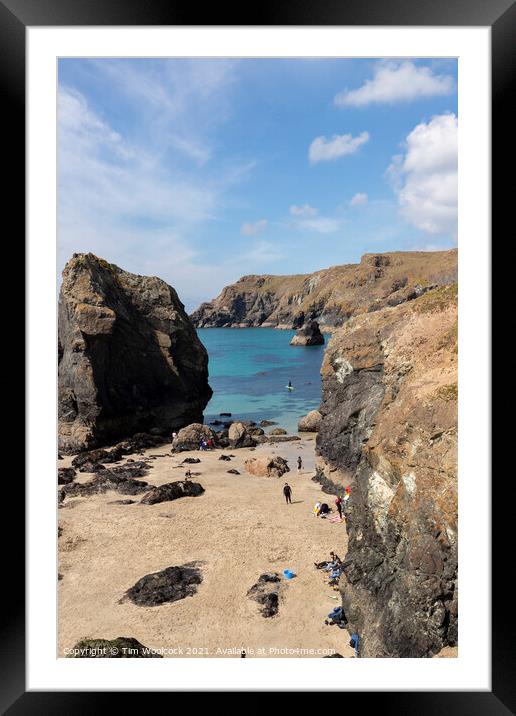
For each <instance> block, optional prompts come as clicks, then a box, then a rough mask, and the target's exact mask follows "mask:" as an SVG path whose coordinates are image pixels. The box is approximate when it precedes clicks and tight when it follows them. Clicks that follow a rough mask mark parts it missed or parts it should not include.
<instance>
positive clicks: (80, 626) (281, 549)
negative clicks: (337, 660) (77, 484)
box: [58, 439, 353, 658]
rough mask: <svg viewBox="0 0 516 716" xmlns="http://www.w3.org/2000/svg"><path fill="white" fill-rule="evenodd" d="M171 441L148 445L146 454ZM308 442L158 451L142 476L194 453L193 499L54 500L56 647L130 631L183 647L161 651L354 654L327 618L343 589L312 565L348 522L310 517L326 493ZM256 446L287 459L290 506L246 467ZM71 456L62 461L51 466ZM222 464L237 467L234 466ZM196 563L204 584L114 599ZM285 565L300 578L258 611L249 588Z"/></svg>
mask: <svg viewBox="0 0 516 716" xmlns="http://www.w3.org/2000/svg"><path fill="white" fill-rule="evenodd" d="M169 449H170V447H169V446H163V447H158V448H152V449H149V450H147V451H145V456H146V457H147V456H149V455H153V454H154V455H156V454H164V453H166V452H168V450H169ZM313 449H314V442H313V440H310V439H308V440H303V441H302V442H296V443H283V444H278V445H276V446H270V445H268V446H260V447H259V448H257V449H256V451H250V450H249V449H242V450H234V451H230V450H225V451H221V450H216V451H213V452H211V453H198V452H195V453H182V454H181V455H180V456H179V455H174V456H172V457H159V458H156V459H155V460H154V461H153V463H152V468H151V469H150V471H149V474H148V475H147V476H146V477H144V478H141V479H144V480H146V481H148V482H149V483H150V484H156V485H159V484H162V483H164V482H171V481H173V480H178V479H182V478H183V475H184V469H182V468H178V469H174V465H178V464H179V462H180V461H181V460H183V459H184V458H185V457H187V456H189V455H195V456H196V457H200V458H201V460H202V462H201V464H199V465H191V466H190V467H191V469H192V472H200V473H202V474H201V475H200V476H199V477H196V478H194V479H195V480H198V481H199V482H200V483H201V484H202V485H203V487H204V488H205V490H206V492H205V493H204V495H202V496H201V497H192V498H183V499H181V500H176V501H173V502H163V503H160V504H157V505H140V504H138V503H136V504H132V505H112V504H111V505H110V504H108V503H109V502H110V501H112V500H116V499H124V496H123V495H120V494H118V493H115V492H108V493H106V494H104V495H95V496H92V497H79V498H73V499H67V500H66V502H65V506H64V507H62V508H61V509H59V524H60V526H61V527H62V529H63V533H62V536H61V537H60V539H59V548H60V567H59V571H60V573H61V574H62V575H63V579H62V580H61V581H59V583H58V584H59V614H60V630H59V655H61V656H62V655H63V654H64V649H66V648H67V647H68V648H69V647H72V646H73V645H74V644H75V643H76V642H77V641H79V640H80V639H82V638H85V637H96V638H107V639H112V638H115V637H117V636H130V637H135V638H136V639H138V640H139V641H141V642H142V643H143V644H144V645H145V646H148V647H151V648H162V649H167V650H173V649H181V650H182V653H181V652H179V651H178V652H177V654H174V653H172V652H171V653H169V656H175V655H177V656H183V657H184V656H210V657H214V656H215V657H221V656H222V657H223V656H231V657H234V656H235V652H234V651H233V652H229V653H227V652H226V653H224V652H220V650H221V649H222V650H224V649H226V650H231V649H233V650H236V649H239V648H241V647H244V648H246V649H247V650H248V653H249V656H257V657H260V656H262V657H271V656H272V657H275V656H277V657H281V656H286V657H292V656H307V657H312V658H313V657H319V656H323V655H324V653H328V652H327V651H326V652H322V653H311V654H310V653H304V654H303V653H275V652H271V651H270V650H271V649H274V648H278V649H282V648H288V649H315V650H317V649H326V650H329V649H333V650H335V651H337V652H339V653H340V654H342V655H343V656H352V654H353V651H352V649H351V648H350V647H349V645H348V642H349V635H348V632H347V631H345V630H342V629H339V628H338V627H336V626H333V627H329V626H325V625H324V618H325V617H326V615H327V614H328V612H330V611H331V610H332V609H333V607H334V606H336V605H338V604H340V598H339V599H338V600H337V599H332V596H333V597H334V596H337V592H335V591H332V590H331V589H330V587H328V586H327V585H326V584H325V578H324V576H323V573H322V572H320V571H317V570H316V569H315V568H314V566H313V563H314V562H318V561H321V560H322V559H325V558H326V556H327V555H328V553H329V551H330V550H331V549H334V550H335V551H336V552H337V553H338V554H339V555H340V556H341V557H342V556H343V555H344V554H345V552H346V530H345V527H344V524H332V523H330V522H328V521H327V520H321V519H316V518H315V517H313V515H312V514H311V508H312V506H313V504H314V502H316V501H317V500H318V499H319V500H320V499H321V498H324V501H326V502H329V503H330V504H331V501H332V498H331V496H328V495H324V493H322V492H321V490H320V488H319V486H318V485H317V484H316V483H314V482H312V480H311V477H312V475H313V463H314V455H313ZM222 452H225V453H226V454H228V453H230V452H232V453H233V454H234V455H235V458H234V459H233V460H232V461H231V462H230V463H229V462H224V461H219V460H218V457H219V455H220V454H221V453H222ZM259 452H276V454H278V455H282V456H283V457H286V458H289V460H290V465H291V472H290V473H288V475H287V476H286V477H287V478H288V481H289V483H290V485H291V486H292V490H293V504H292V505H286V504H285V501H284V498H283V496H282V486H283V484H284V482H285V480H283V479H281V478H280V479H277V478H265V477H264V478H260V477H254V476H250V475H247V474H246V473H245V471H244V468H243V463H244V460H245V459H247V458H248V457H249V456H250V455H252V454H257V453H259ZM298 454H301V455H302V456H303V460H304V462H305V466H304V470H303V472H302V473H301V474H300V475H298V474H297V471H296V470H295V469H294V462H295V458H296V457H297V455H298ZM132 457H133V458H134V459H143V458H140V457H139V456H137V455H133V456H132ZM70 461H71V458H65V460H63V461H59V466H60V467H65V466H67V465H68V464H69V463H70ZM230 468H236V469H238V470H239V471H241V473H242V474H241V475H230V474H228V473H227V470H228V469H230ZM89 477H90V476H89V475H80V478H79V479H80V480H81V481H83V480H84V479H89ZM132 499H136V500H138V499H139V498H138V497H135V498H132ZM193 560H198V561H200V562H202V563H203V566H202V572H203V582H202V584H201V585H200V586H199V589H198V592H197V593H196V594H195V595H194V596H193V597H187V598H186V599H183V600H181V601H177V602H173V603H171V604H165V605H161V606H158V607H148V608H147V607H138V606H136V605H134V604H132V603H130V602H125V603H123V604H119V603H118V602H119V599H120V598H121V597H122V595H123V593H124V592H125V590H126V589H128V588H129V587H131V586H132V585H133V584H134V583H135V582H136V581H137V580H138V579H139V578H140V577H142V576H143V575H145V574H148V573H150V572H155V571H158V570H161V569H164V568H165V567H169V566H172V565H179V564H184V563H185V562H191V561H193ZM285 568H289V569H292V570H293V571H294V572H295V573H296V574H297V575H298V576H297V577H296V578H295V579H293V580H291V581H285V582H284V584H283V586H282V595H281V602H280V608H279V613H278V614H277V615H276V616H275V617H272V618H268V619H265V618H263V617H262V616H261V615H260V614H259V611H258V605H257V604H256V602H253V601H251V600H250V599H248V598H247V597H246V592H247V590H248V589H249V588H250V587H251V586H252V585H253V584H254V583H255V582H256V580H257V579H258V577H259V576H260V574H262V573H263V572H269V571H277V572H279V573H280V574H281V573H282V572H283V569H285ZM192 649H201V650H203V652H202V653H198V652H197V653H196V652H194V653H192V652H191V650H192ZM260 649H262V650H263V651H261V652H260V651H259V650H260ZM251 650H253V651H251Z"/></svg>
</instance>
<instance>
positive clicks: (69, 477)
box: [57, 467, 76, 485]
mask: <svg viewBox="0 0 516 716" xmlns="http://www.w3.org/2000/svg"><path fill="white" fill-rule="evenodd" d="M75 475H76V472H75V470H74V469H73V467H60V468H59V469H58V471H57V484H58V485H68V484H69V483H70V482H73V481H74V480H75Z"/></svg>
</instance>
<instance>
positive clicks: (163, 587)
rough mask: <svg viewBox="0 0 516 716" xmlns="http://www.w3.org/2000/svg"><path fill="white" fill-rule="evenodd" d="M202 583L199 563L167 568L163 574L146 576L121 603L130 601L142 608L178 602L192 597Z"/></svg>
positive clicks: (128, 592)
mask: <svg viewBox="0 0 516 716" xmlns="http://www.w3.org/2000/svg"><path fill="white" fill-rule="evenodd" d="M201 582H202V574H201V571H200V569H199V564H198V563H197V562H189V563H188V564H183V565H181V566H179V567H167V568H166V569H163V570H162V571H161V572H153V573H152V574H146V575H145V576H144V577H142V578H141V579H139V580H138V581H137V582H136V584H134V585H133V586H132V587H131V588H130V589H128V590H127V592H126V593H125V595H124V597H123V598H122V599H121V602H124V601H125V600H126V599H129V600H130V601H131V602H133V604H137V605H138V606H140V607H155V606H158V605H159V604H165V603H167V602H177V601H178V600H179V599H184V598H185V597H192V596H193V595H194V594H195V593H196V592H197V587H198V585H199V584H200V583H201Z"/></svg>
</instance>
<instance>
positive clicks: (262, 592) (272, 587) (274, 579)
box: [247, 572, 281, 618]
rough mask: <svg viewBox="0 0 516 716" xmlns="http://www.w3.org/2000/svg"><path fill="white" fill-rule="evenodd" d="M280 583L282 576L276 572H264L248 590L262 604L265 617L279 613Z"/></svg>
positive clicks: (249, 594) (252, 597)
mask: <svg viewBox="0 0 516 716" xmlns="http://www.w3.org/2000/svg"><path fill="white" fill-rule="evenodd" d="M280 585H281V578H280V576H279V574H277V573H276V572H273V573H271V574H269V573H267V574H262V575H261V576H260V577H259V579H258V581H257V582H256V584H253V586H252V587H251V589H249V591H248V592H247V596H248V597H249V598H250V599H253V600H254V601H255V602H258V604H260V605H261V609H260V614H261V615H262V616H263V617H265V618H269V617H273V616H275V615H276V614H277V613H278V609H279V592H280Z"/></svg>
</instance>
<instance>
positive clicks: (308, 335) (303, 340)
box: [290, 321, 324, 346]
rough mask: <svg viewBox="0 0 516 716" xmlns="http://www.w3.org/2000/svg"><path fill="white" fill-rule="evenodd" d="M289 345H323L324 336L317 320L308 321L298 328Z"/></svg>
mask: <svg viewBox="0 0 516 716" xmlns="http://www.w3.org/2000/svg"><path fill="white" fill-rule="evenodd" d="M290 345H291V346H323V345H324V336H323V334H322V333H321V331H320V329H319V324H318V323H317V321H310V322H309V323H306V324H305V325H304V326H303V327H302V328H299V329H298V330H297V332H296V335H295V336H294V337H293V338H292V340H291V341H290Z"/></svg>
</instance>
